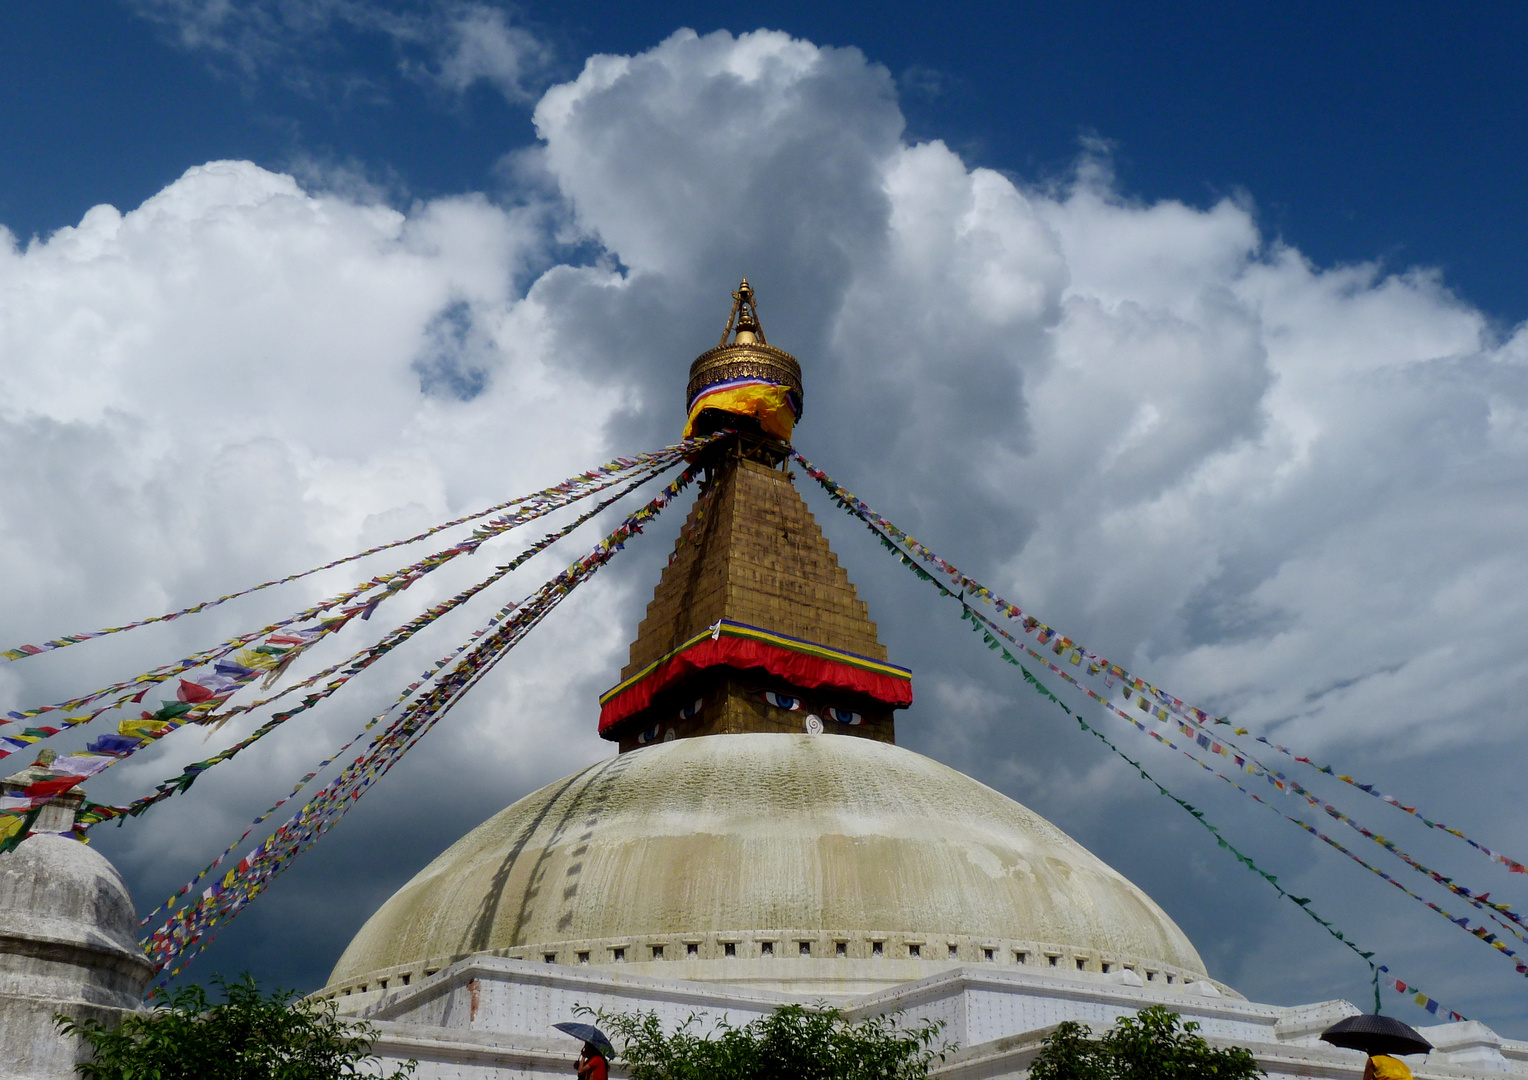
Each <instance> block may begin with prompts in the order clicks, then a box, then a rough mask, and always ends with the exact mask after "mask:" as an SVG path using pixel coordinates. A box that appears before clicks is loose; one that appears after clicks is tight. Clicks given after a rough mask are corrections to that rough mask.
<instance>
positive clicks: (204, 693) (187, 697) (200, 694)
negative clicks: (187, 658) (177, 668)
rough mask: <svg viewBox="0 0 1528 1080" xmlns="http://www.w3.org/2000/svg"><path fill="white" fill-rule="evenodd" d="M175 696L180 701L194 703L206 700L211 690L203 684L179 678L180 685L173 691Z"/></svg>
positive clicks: (210, 694)
mask: <svg viewBox="0 0 1528 1080" xmlns="http://www.w3.org/2000/svg"><path fill="white" fill-rule="evenodd" d="M175 696H176V697H178V698H180V700H181V701H185V702H189V703H190V704H192V705H195V704H196V703H197V702H199V701H206V700H207V699H208V698H210V697H211V696H212V691H211V690H208V689H207V688H206V687H205V686H201V685H199V684H197V683H194V682H190V681H189V680H187V679H182V680H180V687H179V689H177V690H176V691H175Z"/></svg>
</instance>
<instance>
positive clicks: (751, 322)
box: [716, 278, 769, 346]
mask: <svg viewBox="0 0 1528 1080" xmlns="http://www.w3.org/2000/svg"><path fill="white" fill-rule="evenodd" d="M734 329H735V330H736V331H737V336H736V337H735V338H733V339H732V343H733V344H734V345H752V344H754V343H758V344H760V345H768V344H769V339H768V338H766V337H765V336H764V327H763V326H762V325H761V324H760V322H759V305H758V302H757V301H756V300H755V299H754V298H753V286H752V285H749V284H748V279H747V278H744V279H743V283H742V284H741V285H739V286H738V287H737V292H735V293H733V294H732V313H731V314H730V315H728V316H727V325H726V327H725V328H724V329H723V330H722V339H721V340H720V341H718V342H717V343H716V344H717V345H718V346H721V345H725V344H727V335H728V334H730V333H732V331H733V330H734Z"/></svg>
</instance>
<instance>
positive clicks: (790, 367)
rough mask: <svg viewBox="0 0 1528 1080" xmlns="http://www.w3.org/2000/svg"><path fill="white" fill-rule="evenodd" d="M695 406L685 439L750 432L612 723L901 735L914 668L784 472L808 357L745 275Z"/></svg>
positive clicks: (732, 457) (649, 622)
mask: <svg viewBox="0 0 1528 1080" xmlns="http://www.w3.org/2000/svg"><path fill="white" fill-rule="evenodd" d="M729 338H731V340H730V341H729V340H728V339H729ZM686 403H687V404H688V406H689V424H688V426H687V427H686V430H685V434H686V436H689V435H692V434H705V433H707V432H713V431H724V430H725V431H734V432H737V433H738V436H737V437H736V438H729V439H727V440H724V441H723V442H721V443H719V444H717V445H715V446H713V447H711V448H710V449H709V450H708V451H707V453H708V454H710V455H711V457H710V461H709V464H708V468H707V476H706V481H705V483H704V485H703V487H702V492H701V495H700V496H699V498H698V499H697V500H696V503H695V506H694V508H693V509H692V510H691V511H690V515H689V519H688V520H687V521H686V522H685V525H684V528H683V529H682V530H680V535H679V540H678V542H677V544H676V546H675V549H674V555H673V557H672V558H671V559H670V560H669V565H668V567H667V568H666V569H665V570H664V571H663V576H662V578H661V580H660V581H659V582H658V587H657V589H656V590H655V591H654V593H653V600H652V603H651V604H649V605H648V608H647V617H646V618H645V619H643V620H642V623H641V625H640V626H639V627H638V628H637V637H636V640H635V641H633V642H632V645H631V655H630V662H629V663H628V664H627V665H626V667H625V669H624V670H623V671H622V672H621V681H620V682H619V683H617V684H616V685H615V686H614V687H612V688H611V689H610V690H608V691H607V692H606V693H605V694H603V695H601V698H600V705H601V709H600V734H601V735H603V736H604V737H605V738H607V739H610V740H612V741H614V742H617V743H619V744H620V747H621V750H622V751H626V750H633V749H636V748H637V747H639V746H642V745H645V744H647V743H649V742H651V741H653V740H654V739H665V740H666V739H673V738H690V737H695V736H702V735H721V734H732V733H739V732H801V731H806V732H812V733H817V734H821V733H823V732H825V731H827V732H832V733H833V734H840V735H854V736H858V737H860V738H867V739H873V740H878V741H882V742H893V741H895V725H894V722H893V717H892V714H893V712H894V710H896V709H900V708H905V707H906V706H907V705H908V704H909V703H910V702H911V700H912V688H911V681H910V675H909V673H908V672H907V671H906V669H904V668H899V667H897V666H896V665H893V664H890V663H888V662H887V656H886V650H885V648H884V647H883V646H882V645H881V643H880V640H879V638H878V636H877V633H876V626H875V623H873V622H871V620H870V613H869V611H868V609H867V608H866V606H865V602H864V601H863V600H861V599H860V598H859V594H858V593H857V592H856V591H855V588H854V586H853V585H852V584H851V583H850V581H849V578H848V575H847V574H845V573H844V570H843V568H842V567H841V566H840V565H839V563H838V560H837V558H835V557H834V555H833V552H832V550H831V549H830V548H829V546H828V542H827V539H826V538H825V537H824V536H823V535H822V530H821V529H820V528H819V527H818V526H817V523H816V521H814V520H813V518H812V514H811V511H810V510H808V509H807V506H806V503H805V502H803V501H802V498H801V495H800V494H799V493H798V492H797V491H796V489H795V487H794V485H793V484H792V483H791V480H792V476H791V474H790V472H789V471H787V470H786V469H784V468H781V466H783V465H785V464H786V462H787V461H788V457H789V453H790V447H789V443H790V435H791V429H792V425H793V424H794V421H795V418H796V417H797V416H799V415H800V412H801V366H800V365H799V364H798V363H797V362H796V358H795V357H793V356H791V355H790V354H789V353H787V352H785V351H784V350H782V349H777V348H775V347H774V346H773V345H770V344H768V343H767V342H766V341H765V340H764V329H763V327H762V326H761V325H760V324H759V314H758V307H757V304H756V301H755V300H754V295H753V288H752V287H751V286H750V285H749V284H748V279H747V278H744V279H743V282H742V284H741V285H739V286H738V289H737V291H736V292H734V293H733V294H732V311H731V313H730V314H729V315H728V317H727V327H726V329H725V330H723V331H722V339H721V343H720V344H718V345H717V346H716V348H714V349H711V350H710V351H708V352H706V353H704V354H702V355H701V356H700V357H699V358H698V359H697V360H696V361H695V363H694V364H693V365H692V366H691V368H690V384H689V387H688V391H687V394H686Z"/></svg>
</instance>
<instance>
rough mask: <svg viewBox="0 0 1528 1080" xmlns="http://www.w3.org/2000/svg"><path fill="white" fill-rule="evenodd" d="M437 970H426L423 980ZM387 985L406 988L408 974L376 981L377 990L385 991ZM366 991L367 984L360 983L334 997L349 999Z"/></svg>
mask: <svg viewBox="0 0 1528 1080" xmlns="http://www.w3.org/2000/svg"><path fill="white" fill-rule="evenodd" d="M439 970H440V968H428V969H426V971H425V973H424V974H425V978H429V977H430V976H431V975H434V974H435V973H436V972H437V971H439ZM388 983H394V984H395V988H396V987H397V986H407V985H408V984H409V973H408V972H406V971H405V972H404V973H403V974H401V975H398V976H394V977H390V978H387V979H378V980H377V989H378V990H386V989H387V987H388ZM366 989H367V984H366V983H361V984H359V985H358V986H355V987H353V988H352V987H346V988H345V989H344V990H341V991H340V992H339V993H338V994H337V995H335V996H336V997H349V996H350V995H351V993H352V992H353V993H357V994H364V993H366Z"/></svg>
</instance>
